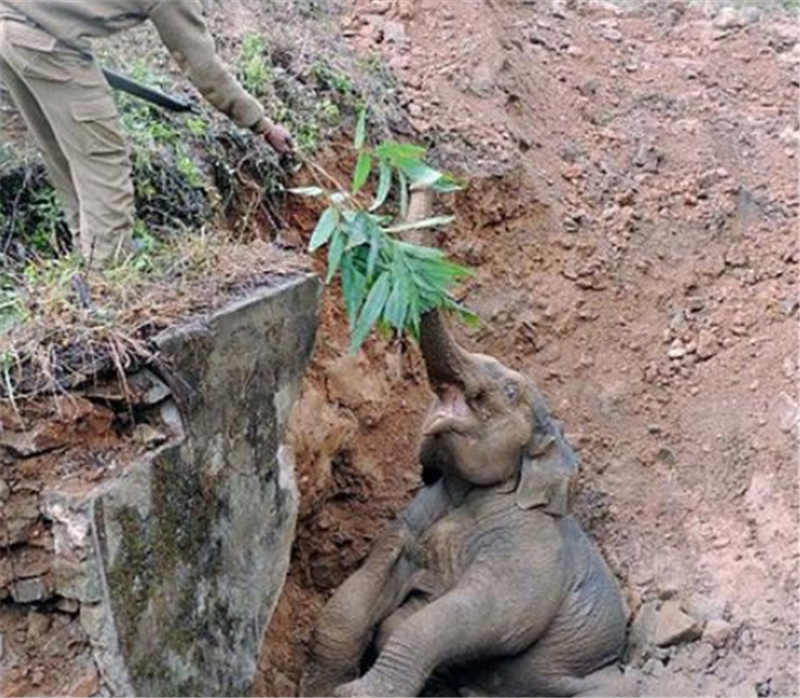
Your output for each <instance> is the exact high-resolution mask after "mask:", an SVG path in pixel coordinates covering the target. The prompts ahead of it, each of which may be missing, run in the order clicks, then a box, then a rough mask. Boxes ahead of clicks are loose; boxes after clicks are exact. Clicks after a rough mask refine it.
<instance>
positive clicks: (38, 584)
mask: <svg viewBox="0 0 800 698" xmlns="http://www.w3.org/2000/svg"><path fill="white" fill-rule="evenodd" d="M47 593H48V592H47V585H46V584H45V581H44V579H43V578H42V577H34V578H33V579H20V580H17V581H16V582H14V585H13V586H12V587H11V596H12V598H13V599H14V601H16V602H17V603H35V602H36V601H44V599H46V598H47Z"/></svg>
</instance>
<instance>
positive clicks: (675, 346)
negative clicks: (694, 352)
mask: <svg viewBox="0 0 800 698" xmlns="http://www.w3.org/2000/svg"><path fill="white" fill-rule="evenodd" d="M667 356H668V357H669V358H670V359H682V358H683V357H684V356H686V347H685V346H684V345H683V342H682V341H681V340H680V339H676V340H674V341H673V342H672V344H671V345H670V347H669V349H668V350H667Z"/></svg>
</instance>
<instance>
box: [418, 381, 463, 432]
mask: <svg viewBox="0 0 800 698" xmlns="http://www.w3.org/2000/svg"><path fill="white" fill-rule="evenodd" d="M437 394H438V398H439V401H438V404H437V405H436V407H435V408H434V409H433V410H432V411H431V412H430V414H429V415H428V417H427V419H426V420H425V424H423V426H422V434H423V436H425V437H433V436H440V435H443V434H451V433H453V434H460V435H462V436H468V435H469V434H470V432H471V431H473V430H474V422H475V418H474V416H473V414H472V411H471V410H470V409H469V406H468V405H467V402H466V400H465V399H464V393H463V392H462V391H461V390H460V389H459V388H458V387H456V386H454V385H450V384H445V385H441V386H437Z"/></svg>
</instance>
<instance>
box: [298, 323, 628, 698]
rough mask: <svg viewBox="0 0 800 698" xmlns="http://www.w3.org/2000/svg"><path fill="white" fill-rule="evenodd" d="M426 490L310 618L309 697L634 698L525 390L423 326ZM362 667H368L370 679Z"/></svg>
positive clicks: (615, 622)
mask: <svg viewBox="0 0 800 698" xmlns="http://www.w3.org/2000/svg"><path fill="white" fill-rule="evenodd" d="M420 344H421V348H422V352H423V356H424V358H425V363H426V367H427V370H428V380H429V383H430V386H431V388H432V389H433V392H434V393H435V395H436V398H435V400H434V403H433V405H432V407H431V409H430V411H429V413H428V415H427V416H426V418H425V421H424V423H423V425H422V445H421V449H420V460H421V462H422V465H423V472H424V478H425V480H426V482H432V484H429V485H427V486H425V487H423V488H422V489H421V490H420V491H419V492H418V493H417V495H416V497H415V498H414V500H413V501H412V502H411V504H410V505H409V506H408V507H407V508H406V509H405V510H404V511H403V512H402V513H401V515H400V516H399V517H398V520H397V521H395V522H394V523H393V524H392V525H391V526H390V527H389V529H388V530H387V531H385V532H384V533H383V534H382V535H381V536H380V537H379V538H378V539H377V541H376V543H375V545H374V547H373V549H372V551H371V553H370V555H369V556H368V557H367V559H366V561H365V563H364V565H363V566H362V567H361V569H359V570H358V571H357V572H356V573H355V574H353V575H352V576H351V577H350V578H349V579H347V580H346V581H345V583H344V584H343V585H342V586H341V587H340V588H339V589H338V590H337V591H336V593H335V594H334V595H333V597H332V598H331V599H330V601H329V602H328V604H327V605H326V606H325V608H324V609H323V611H322V612H321V614H320V617H319V619H318V623H317V628H316V633H315V638H314V645H313V647H312V655H311V659H310V662H309V666H308V668H307V671H306V675H305V677H304V681H303V692H304V694H305V695H330V694H331V693H332V694H333V695H337V696H415V695H420V694H421V693H424V694H426V695H464V694H466V695H500V696H534V695H536V696H576V695H598V696H599V695H603V696H622V695H633V694H634V688H633V686H632V685H628V682H627V680H626V679H624V677H623V676H622V674H621V672H620V670H619V668H618V667H617V665H616V664H617V662H618V660H619V659H620V657H621V655H622V652H623V648H624V642H625V625H626V617H625V612H624V609H623V602H622V597H621V594H620V590H619V588H618V586H617V583H616V581H615V579H614V577H613V575H612V574H611V572H610V571H609V569H608V567H607V566H606V564H605V562H604V561H603V559H602V557H601V556H600V553H599V552H598V550H597V549H596V547H595V546H594V544H593V543H592V542H591V541H590V540H589V538H588V537H587V536H586V535H585V533H584V532H583V531H582V530H581V528H580V526H579V525H578V523H577V521H576V520H575V519H574V518H573V517H572V516H571V515H570V513H569V497H570V488H571V485H572V482H573V480H574V479H575V476H576V473H577V458H576V456H575V454H574V452H573V450H572V449H571V447H570V446H569V444H568V443H567V442H566V440H565V438H564V436H563V434H562V432H561V429H560V427H559V426H558V424H557V423H556V422H555V421H554V420H553V419H552V418H551V417H550V415H549V412H548V410H547V407H546V405H545V404H544V402H543V400H542V398H541V397H540V396H539V394H538V393H537V392H536V390H535V388H534V387H533V385H532V383H531V381H529V380H528V379H527V378H525V377H524V376H523V375H521V374H519V373H517V372H515V371H512V370H510V369H508V368H506V367H505V366H503V365H502V364H500V363H499V362H498V361H496V360H495V359H493V358H491V357H488V356H483V355H481V354H470V353H468V352H466V351H464V350H463V349H462V348H461V347H460V346H458V345H457V344H456V343H455V342H454V341H453V340H452V338H451V337H450V335H449V333H448V332H447V330H446V327H445V325H444V322H443V320H442V318H441V317H440V316H439V315H438V314H436V313H428V314H427V315H426V316H425V318H424V319H423V323H422V332H421V342H420ZM370 662H371V665H370Z"/></svg>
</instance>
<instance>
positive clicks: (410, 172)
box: [400, 161, 444, 189]
mask: <svg viewBox="0 0 800 698" xmlns="http://www.w3.org/2000/svg"><path fill="white" fill-rule="evenodd" d="M400 168H401V169H402V170H403V173H404V174H405V175H406V176H407V177H408V178H409V179H410V180H411V184H412V186H413V187H414V188H415V189H424V188H425V187H428V186H430V185H432V184H434V183H435V182H438V181H439V180H440V179H442V177H444V174H443V173H441V172H439V170H434V169H433V168H432V167H428V166H427V165H426V164H425V163H424V162H420V161H414V162H409V163H406V164H403V165H401V166H400Z"/></svg>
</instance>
